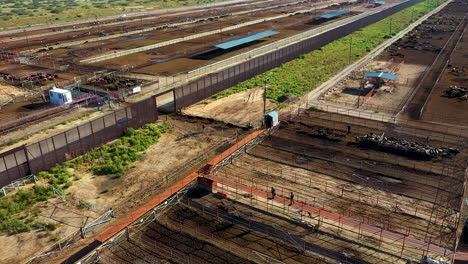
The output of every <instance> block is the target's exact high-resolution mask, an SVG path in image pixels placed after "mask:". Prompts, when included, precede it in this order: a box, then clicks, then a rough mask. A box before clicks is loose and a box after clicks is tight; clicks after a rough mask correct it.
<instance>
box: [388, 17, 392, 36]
mask: <svg viewBox="0 0 468 264" xmlns="http://www.w3.org/2000/svg"><path fill="white" fill-rule="evenodd" d="M392 21H393V18H390V34H389V36H390V37H391V36H392Z"/></svg>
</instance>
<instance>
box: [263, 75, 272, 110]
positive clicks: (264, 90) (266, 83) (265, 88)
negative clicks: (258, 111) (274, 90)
mask: <svg viewBox="0 0 468 264" xmlns="http://www.w3.org/2000/svg"><path fill="white" fill-rule="evenodd" d="M263 81H264V82H265V86H264V89H263V116H265V115H266V99H267V89H268V82H269V81H270V78H266V79H265V80H263Z"/></svg>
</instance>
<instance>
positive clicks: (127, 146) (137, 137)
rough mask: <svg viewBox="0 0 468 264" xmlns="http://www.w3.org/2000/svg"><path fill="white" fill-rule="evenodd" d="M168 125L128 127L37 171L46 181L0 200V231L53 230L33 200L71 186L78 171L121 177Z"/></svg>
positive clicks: (84, 204)
mask: <svg viewBox="0 0 468 264" xmlns="http://www.w3.org/2000/svg"><path fill="white" fill-rule="evenodd" d="M170 128H171V127H170V125H169V124H168V123H163V124H161V125H155V124H146V125H144V126H143V127H142V128H140V129H131V128H130V129H128V130H127V131H126V133H125V135H124V136H123V137H121V138H120V139H118V140H115V141H114V142H112V143H111V144H108V145H101V146H100V147H98V148H96V149H95V150H93V151H91V152H88V153H87V154H85V155H83V156H80V157H78V158H76V159H74V160H70V161H67V162H64V163H61V164H58V165H56V166H55V167H54V168H52V169H50V170H49V171H42V172H40V173H38V175H37V176H38V177H39V178H42V179H45V180H46V181H47V185H46V186H44V185H41V184H35V185H34V186H33V187H32V189H30V190H27V189H25V190H20V191H18V192H16V193H14V194H13V195H11V196H7V197H5V198H3V199H0V233H6V234H17V233H21V232H28V231H31V230H33V229H36V230H43V231H49V232H50V231H53V230H55V229H56V228H57V224H55V223H42V222H40V221H38V220H37V217H38V216H39V215H40V213H41V211H40V209H39V206H38V205H37V203H39V202H46V201H47V200H48V199H50V198H53V197H56V196H57V193H63V190H64V189H66V188H68V187H70V186H72V184H73V181H72V180H79V179H80V178H81V177H80V176H78V175H75V173H76V172H78V171H80V170H81V171H86V172H92V173H94V174H95V175H119V176H120V177H121V176H122V175H123V174H125V172H126V171H127V169H128V168H129V167H131V162H134V161H136V160H138V159H139V158H140V157H141V156H143V155H144V153H145V152H144V151H145V150H146V149H148V148H149V147H150V146H151V145H152V144H155V143H157V142H158V140H159V137H160V136H161V135H162V134H163V133H165V132H167V131H169V130H170ZM72 168H73V169H74V170H72ZM106 190H107V191H106V192H108V191H109V189H106ZM103 193H104V192H103ZM78 206H79V207H81V208H84V209H89V208H91V204H90V203H89V202H88V201H85V200H80V201H79V204H78Z"/></svg>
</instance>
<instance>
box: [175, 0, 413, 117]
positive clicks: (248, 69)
mask: <svg viewBox="0 0 468 264" xmlns="http://www.w3.org/2000/svg"><path fill="white" fill-rule="evenodd" d="M418 2H421V0H410V1H407V2H403V3H401V4H399V5H395V6H393V7H390V8H388V9H386V10H383V11H381V12H377V13H374V14H371V15H368V16H364V17H362V18H360V19H358V20H355V21H353V22H350V23H348V24H346V25H344V26H341V27H337V28H335V29H332V30H330V31H327V32H325V33H322V34H320V35H318V36H315V37H312V38H308V39H305V40H303V41H300V42H297V43H295V44H292V45H289V46H287V47H284V48H281V49H277V50H275V51H272V52H269V53H266V54H264V55H262V56H259V57H256V58H254V59H250V60H248V61H246V62H243V63H240V64H237V65H235V66H232V67H229V68H226V69H224V70H222V71H218V72H215V73H211V74H208V75H206V76H204V77H201V78H198V79H196V80H193V81H191V82H189V83H187V84H185V85H181V86H179V87H176V88H174V90H175V101H176V108H177V109H181V108H183V107H186V106H189V105H192V104H194V103H197V102H199V101H201V100H203V99H206V98H208V97H209V96H211V95H213V94H216V93H218V92H221V91H223V90H225V89H228V88H230V87H232V86H234V85H236V84H237V83H239V82H242V81H246V80H248V79H250V78H252V77H253V76H255V75H258V74H261V73H263V72H266V71H268V70H271V69H274V68H277V67H279V66H281V64H283V63H285V62H288V61H291V60H294V59H296V58H297V57H298V56H299V55H301V54H305V53H308V52H311V51H313V50H315V49H318V48H320V47H322V46H324V45H326V44H328V43H330V42H332V41H334V40H337V39H339V38H341V37H344V36H346V35H348V34H350V33H352V32H354V31H356V30H357V29H359V28H361V27H365V26H367V25H370V24H372V23H375V22H377V21H379V20H382V19H384V18H385V17H387V16H390V15H392V14H394V13H396V12H398V11H400V10H402V9H404V8H406V7H409V6H411V5H414V4H416V3H418Z"/></svg>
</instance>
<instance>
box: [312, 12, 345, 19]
mask: <svg viewBox="0 0 468 264" xmlns="http://www.w3.org/2000/svg"><path fill="white" fill-rule="evenodd" d="M349 12H351V11H349V10H338V11H335V12H330V13H326V14H323V15H320V16H318V17H321V18H327V19H328V18H332V17H337V16H341V15H343V14H346V13H349Z"/></svg>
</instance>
